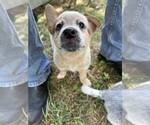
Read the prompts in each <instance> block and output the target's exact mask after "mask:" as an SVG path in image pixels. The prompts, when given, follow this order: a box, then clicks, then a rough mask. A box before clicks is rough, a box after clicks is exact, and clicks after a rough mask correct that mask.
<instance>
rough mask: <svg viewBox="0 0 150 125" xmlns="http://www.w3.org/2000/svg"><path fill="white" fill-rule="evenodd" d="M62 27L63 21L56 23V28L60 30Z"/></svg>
mask: <svg viewBox="0 0 150 125" xmlns="http://www.w3.org/2000/svg"><path fill="white" fill-rule="evenodd" d="M62 27H63V22H61V23H58V24H57V25H56V30H57V31H60V30H61V28H62Z"/></svg>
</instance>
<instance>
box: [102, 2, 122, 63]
mask: <svg viewBox="0 0 150 125" xmlns="http://www.w3.org/2000/svg"><path fill="white" fill-rule="evenodd" d="M100 54H101V55H103V56H104V57H105V58H106V59H107V60H111V61H122V0H107V6H106V12H105V22H104V26H103V29H102V37H101V46H100Z"/></svg>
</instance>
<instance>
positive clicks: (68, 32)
mask: <svg viewBox="0 0 150 125" xmlns="http://www.w3.org/2000/svg"><path fill="white" fill-rule="evenodd" d="M63 35H64V37H66V38H67V39H71V38H75V37H76V36H77V31H76V30H75V29H73V28H68V29H65V30H64V31H63Z"/></svg>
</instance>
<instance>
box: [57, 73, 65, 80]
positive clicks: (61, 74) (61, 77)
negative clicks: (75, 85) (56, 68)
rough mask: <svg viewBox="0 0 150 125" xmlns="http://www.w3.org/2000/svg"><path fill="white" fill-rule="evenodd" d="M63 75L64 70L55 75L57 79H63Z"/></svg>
mask: <svg viewBox="0 0 150 125" xmlns="http://www.w3.org/2000/svg"><path fill="white" fill-rule="evenodd" d="M65 76H66V72H60V73H59V74H58V75H57V79H63V78H64V77H65Z"/></svg>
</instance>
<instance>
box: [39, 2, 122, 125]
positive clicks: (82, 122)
mask: <svg viewBox="0 0 150 125" xmlns="http://www.w3.org/2000/svg"><path fill="white" fill-rule="evenodd" d="M83 3H84V1H82V0H79V2H78V4H77V6H76V7H75V10H78V11H80V12H82V13H85V12H86V13H89V14H91V15H94V16H96V17H97V18H98V19H99V21H100V22H101V27H100V28H98V30H97V31H96V32H95V33H94V34H93V36H92V40H91V50H92V65H91V67H90V69H89V78H90V80H91V81H92V85H93V87H94V88H96V89H106V88H109V86H111V85H112V84H114V83H116V82H118V81H120V80H121V76H120V75H119V74H118V73H117V72H116V71H115V69H114V68H113V67H111V66H109V65H108V64H107V63H106V62H105V61H104V60H98V58H97V55H98V52H99V43H100V41H101V40H100V38H101V29H102V25H103V21H104V10H105V3H104V1H103V0H100V9H99V10H96V9H93V8H91V7H89V6H86V5H85V4H83ZM37 24H38V28H39V32H40V36H41V39H42V41H43V44H44V47H45V52H46V53H47V54H48V55H49V58H50V59H51V60H52V50H51V45H50V40H49V32H48V30H47V28H46V21H45V16H44V14H40V15H39V16H38V22H37ZM51 67H52V74H51V75H50V77H49V79H48V88H49V97H48V102H47V107H46V111H43V113H44V119H43V122H42V125H109V124H110V123H109V122H108V121H107V118H106V114H107V113H106V111H105V108H104V105H103V104H104V102H103V101H102V100H100V99H99V98H93V97H89V96H87V95H85V94H83V93H82V92H81V85H82V84H81V82H80V81H79V78H78V74H77V73H75V74H74V73H71V72H69V73H68V74H67V76H66V77H65V78H64V79H62V80H58V79H57V78H56V77H57V74H58V69H57V68H56V66H55V65H54V63H53V61H51Z"/></svg>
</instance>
